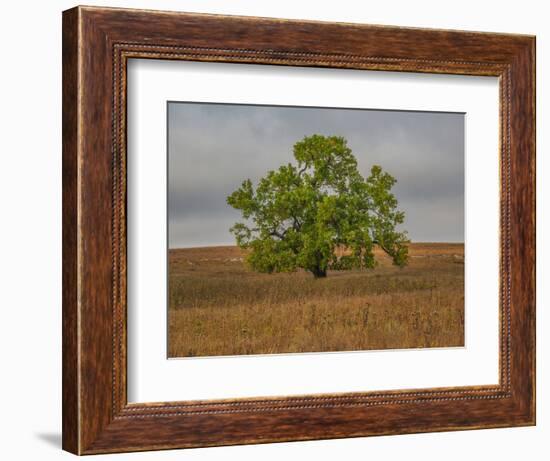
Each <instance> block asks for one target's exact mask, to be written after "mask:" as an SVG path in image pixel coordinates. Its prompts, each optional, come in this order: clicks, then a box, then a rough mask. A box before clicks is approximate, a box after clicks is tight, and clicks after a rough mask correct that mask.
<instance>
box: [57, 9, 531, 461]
mask: <svg viewBox="0 0 550 461" xmlns="http://www.w3.org/2000/svg"><path fill="white" fill-rule="evenodd" d="M130 58H148V59H175V60H193V61H223V62H233V63H254V64H277V65H286V66H314V67H330V68H332V67H334V68H336V67H337V68H348V69H371V70H386V71H388V70H390V71H408V72H429V73H447V74H466V75H491V76H498V77H499V79H500V108H501V109H500V137H501V139H500V160H501V172H500V173H501V275H500V311H501V316H500V319H501V320H500V382H499V384H498V385H496V386H477V387H454V388H445V389H418V390H415V391H392V392H386V391H384V392H367V393H348V394H333V395H311V396H308V395H306V396H297V397H269V398H261V399H254V398H251V399H237V400H223V401H215V400H214V401H200V402H199V401H193V402H163V403H154V404H153V403H152V404H128V403H127V400H126V321H125V319H126V302H125V300H126V277H125V275H126V266H125V263H126V253H125V252H126V247H125V245H126V240H125V232H126V228H125V226H126V222H125V203H126V202H125V200H126V197H125V194H126V176H125V174H126V172H125V162H126V150H125V141H126V129H125V128H126V127H125V122H126V114H125V109H126V63H127V61H128V59H130ZM489 155H490V153H489ZM533 424H535V38H534V37H532V36H520V35H508V34H494V33H477V32H476V33H474V32H457V31H444V30H424V29H408V28H398V27H385V26H371V25H356V24H333V23H320V22H307V21H287V20H278V19H265V18H248V17H236V16H233V17H223V16H215V15H200V14H185V13H172V12H159V11H139V10H124V9H110V8H93V7H77V8H73V9H71V10H68V11H65V12H64V13H63V448H64V449H65V450H68V451H70V452H73V453H77V454H90V453H105V452H121V451H137V450H153V449H166V448H180V447H199V446H212V445H232V444H242V443H264V442H276V441H287V440H310V439H324V438H335V437H357V436H368V435H380V434H402V433H412V432H430V431H442V430H462V429H476V428H489V427H506V426H526V425H533Z"/></svg>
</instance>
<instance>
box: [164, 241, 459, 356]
mask: <svg viewBox="0 0 550 461" xmlns="http://www.w3.org/2000/svg"><path fill="white" fill-rule="evenodd" d="M375 254H376V259H377V262H378V265H377V267H376V268H374V269H368V270H354V271H329V273H328V276H327V277H326V278H323V279H314V278H313V276H312V275H311V274H310V273H307V272H304V271H297V272H293V273H285V274H259V273H256V272H253V271H251V270H250V269H248V268H247V266H246V263H245V262H244V258H245V254H244V253H243V251H242V250H240V249H239V248H238V247H234V246H220V247H204V248H186V249H172V250H170V251H169V308H168V355H169V356H170V357H194V356H215V355H243V354H273V353H296V352H327V351H351V350H367V349H404V348H426V347H453V346H463V345H464V246H463V244H448V243H412V244H411V245H410V247H409V255H410V259H409V264H408V265H407V266H406V267H404V268H399V267H395V266H393V265H392V264H391V261H390V259H389V258H388V257H387V256H386V255H385V254H383V253H382V252H381V251H377V252H376V253H375Z"/></svg>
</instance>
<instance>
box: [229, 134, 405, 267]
mask: <svg viewBox="0 0 550 461" xmlns="http://www.w3.org/2000/svg"><path fill="white" fill-rule="evenodd" d="M294 158H295V160H296V164H291V163H288V164H286V165H282V166H281V167H279V169H278V170H275V171H269V172H268V173H267V174H266V176H264V177H263V178H262V179H260V181H259V183H258V185H257V187H256V188H254V186H253V184H252V181H250V179H247V180H245V181H243V183H242V184H241V186H240V187H239V188H238V189H237V190H235V191H234V192H233V193H232V194H231V195H229V196H228V197H227V203H228V204H229V205H231V206H232V207H233V208H235V209H237V210H240V211H241V213H242V217H243V222H238V223H236V224H235V225H234V226H233V227H232V228H231V229H230V230H231V232H232V233H233V234H234V235H235V238H236V241H237V245H238V246H239V247H241V248H243V249H247V250H249V253H248V256H247V262H248V264H249V265H250V266H251V267H252V269H254V270H256V271H258V272H268V273H272V272H288V271H294V270H296V269H297V268H303V269H305V270H307V271H310V272H311V273H312V274H313V275H314V276H315V277H325V276H326V275H327V270H328V269H334V270H348V269H353V268H372V267H374V266H375V264H376V262H375V259H374V254H373V249H374V246H375V245H378V246H379V247H380V248H381V249H382V250H384V251H385V252H386V253H387V254H388V255H389V256H391V258H392V259H393V263H394V264H396V265H398V266H404V265H405V264H406V263H407V259H408V246H407V244H408V239H407V234H406V232H400V231H398V230H397V226H398V225H399V224H402V223H403V221H404V219H405V215H404V213H403V212H402V211H399V210H398V209H397V199H396V198H395V196H394V195H393V194H392V192H391V189H392V187H393V186H394V184H395V183H396V180H395V178H393V177H392V176H391V175H390V174H389V173H386V172H384V171H383V170H382V168H381V167H380V166H378V165H375V166H373V167H372V168H371V171H370V175H369V177H368V178H366V179H365V178H363V176H362V175H361V174H360V173H359V171H358V168H357V160H356V158H355V156H354V155H353V153H352V151H351V149H350V148H349V147H348V146H347V141H346V140H345V139H344V138H343V137H339V136H321V135H317V134H315V135H312V136H308V137H305V138H304V139H302V140H301V141H299V142H297V143H296V144H295V145H294Z"/></svg>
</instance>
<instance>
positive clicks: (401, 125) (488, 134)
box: [63, 7, 535, 454]
mask: <svg viewBox="0 0 550 461" xmlns="http://www.w3.org/2000/svg"><path fill="white" fill-rule="evenodd" d="M534 79H535V38H534V37H532V36H523V35H511V34H495V33H480V32H475V33H474V32H463V31H443V30H429V29H412V28H400V27H387V26H373V25H359V24H337V23H322V22H312V21H290V20H280V19H267V18H250V17H236V16H234V17H233V16H231V17H228V16H216V15H201V14H187V13H175V12H160V11H143V10H126V9H112V8H95V7H76V8H73V9H71V10H68V11H65V12H64V13H63V448H64V449H65V450H67V451H70V452H72V453H76V454H93V453H109V452H124V451H140V450H155V449H167V448H184V447H205V446H214V445H232V444H244V443H266V442H277V441H290V440H311V439H325V438H337V437H358V436H371V435H383V434H404V433H412V432H431V431H443V430H464V429H480V428H490V427H510V426H526V425H533V424H535V80H534Z"/></svg>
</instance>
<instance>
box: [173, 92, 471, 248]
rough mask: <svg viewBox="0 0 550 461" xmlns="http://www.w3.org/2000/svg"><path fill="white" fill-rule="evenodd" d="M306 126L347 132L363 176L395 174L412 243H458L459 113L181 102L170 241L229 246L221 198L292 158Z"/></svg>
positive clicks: (176, 113)
mask: <svg viewBox="0 0 550 461" xmlns="http://www.w3.org/2000/svg"><path fill="white" fill-rule="evenodd" d="M312 134H322V135H336V136H343V137H344V138H346V139H347V141H348V146H349V147H350V148H351V149H352V151H353V153H354V155H355V156H356V158H357V161H358V164H359V171H360V172H361V174H362V175H363V176H368V175H369V171H370V167H371V166H372V165H373V164H378V165H381V166H382V168H383V169H384V170H386V171H387V172H389V173H390V174H391V175H393V176H394V177H395V178H396V179H397V184H396V185H395V186H394V188H393V191H394V193H395V195H396V196H397V199H398V202H399V208H400V209H402V210H403V211H405V223H404V225H403V226H402V228H403V229H406V230H407V231H408V233H409V237H410V238H411V240H412V241H416V242H463V241H464V115H463V114H454V113H436V112H405V111H380V110H363V109H361V110H353V109H327V108H297V107H282V106H251V105H235V104H231V105H229V104H228V105H225V104H202V103H179V102H178V103H169V105H168V162H169V164H168V165H169V166H168V178H169V179H168V240H169V247H170V248H185V247H193V246H209V245H233V244H235V240H234V238H233V236H232V234H231V233H230V232H229V228H230V227H231V226H232V225H233V224H234V223H235V222H237V221H239V220H240V213H239V212H238V211H237V210H234V209H233V208H231V207H230V206H229V205H227V203H226V201H225V200H226V197H227V196H228V195H229V194H231V192H233V191H234V190H235V189H237V188H238V187H239V186H240V184H241V183H242V181H243V180H245V179H247V178H250V179H251V180H252V182H253V184H254V185H256V184H257V182H258V180H259V179H260V178H261V177H263V176H264V175H265V174H266V172H267V171H268V170H273V169H277V168H278V167H279V166H280V165H283V164H286V163H289V162H294V159H293V156H292V146H293V145H294V143H295V142H296V141H298V140H301V139H302V138H303V137H304V136H309V135H312Z"/></svg>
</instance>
